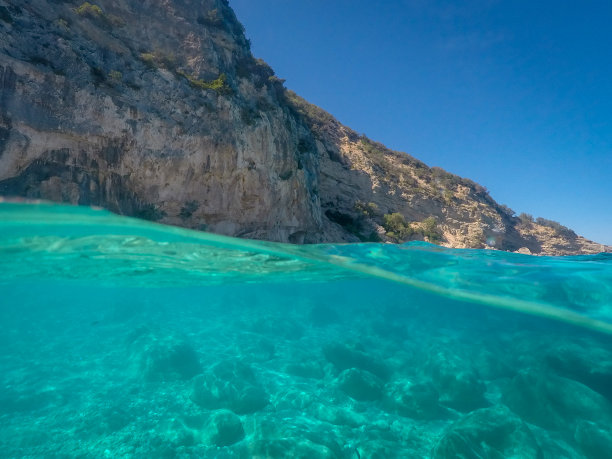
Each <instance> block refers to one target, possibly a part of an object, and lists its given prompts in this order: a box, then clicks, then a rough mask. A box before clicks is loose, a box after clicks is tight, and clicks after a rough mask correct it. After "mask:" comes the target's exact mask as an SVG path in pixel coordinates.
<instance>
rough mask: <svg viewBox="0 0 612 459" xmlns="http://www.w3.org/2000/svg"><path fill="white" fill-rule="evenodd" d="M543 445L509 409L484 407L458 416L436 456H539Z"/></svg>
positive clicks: (449, 428) (440, 443)
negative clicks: (540, 446) (460, 416)
mask: <svg viewBox="0 0 612 459" xmlns="http://www.w3.org/2000/svg"><path fill="white" fill-rule="evenodd" d="M540 454H541V452H540V448H539V446H538V444H537V442H536V439H535V436H534V435H533V433H532V432H531V430H530V429H529V427H528V426H527V425H526V424H525V423H524V422H523V421H522V420H521V419H520V418H519V417H518V416H516V415H515V414H513V413H512V412H511V411H510V410H509V409H508V408H506V407H505V406H503V405H497V406H494V407H491V408H483V409H479V410H476V411H473V412H472V413H470V414H468V415H466V416H465V417H463V418H461V419H459V420H458V421H456V422H455V423H453V424H451V425H450V427H448V429H447V430H446V431H445V432H444V434H443V436H442V437H441V438H440V440H439V441H438V443H437V444H436V446H435V447H434V450H433V454H432V457H433V458H434V459H448V458H454V457H456V458H464V459H468V458H469V459H472V458H474V459H478V458H485V457H486V458H498V459H502V458H506V457H516V458H537V457H541V456H540Z"/></svg>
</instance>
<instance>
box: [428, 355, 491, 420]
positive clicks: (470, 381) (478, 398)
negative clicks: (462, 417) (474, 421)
mask: <svg viewBox="0 0 612 459" xmlns="http://www.w3.org/2000/svg"><path fill="white" fill-rule="evenodd" d="M425 376H426V377H428V378H431V381H432V382H433V384H434V386H435V387H436V389H437V390H438V392H439V393H440V404H441V405H444V406H448V407H450V408H453V409H455V410H458V411H462V412H464V413H467V412H470V411H472V410H476V409H478V408H484V407H486V406H488V405H489V402H488V401H487V400H486V399H485V396H484V395H485V392H486V386H485V384H484V382H483V381H482V380H481V379H480V377H479V375H478V372H477V371H476V368H475V367H474V365H473V364H472V363H471V362H470V361H468V360H465V359H462V358H461V357H459V356H458V355H455V354H452V353H450V352H447V351H440V352H434V353H432V354H431V355H430V357H429V359H428V361H427V364H426V366H425Z"/></svg>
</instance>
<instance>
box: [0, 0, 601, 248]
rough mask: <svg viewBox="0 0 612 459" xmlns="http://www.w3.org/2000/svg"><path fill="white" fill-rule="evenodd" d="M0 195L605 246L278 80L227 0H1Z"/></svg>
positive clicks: (182, 220)
mask: <svg viewBox="0 0 612 459" xmlns="http://www.w3.org/2000/svg"><path fill="white" fill-rule="evenodd" d="M0 195H5V196H21V197H27V198H42V199H49V200H53V201H61V202H70V203H73V204H90V205H99V206H103V207H106V208H108V209H110V210H112V211H115V212H118V213H121V214H127V215H133V216H138V217H142V218H148V219H152V220H156V221H161V222H164V223H169V224H175V225H181V226H186V227H192V228H198V229H206V230H208V231H213V232H218V233H223V234H228V235H233V236H241V237H250V238H258V239H268V240H274V241H288V242H297V243H303V242H324V241H327V242H337V241H348V242H351V241H359V240H388V241H401V240H409V239H426V240H433V241H435V242H438V243H441V244H444V245H448V246H453V247H484V246H490V247H496V248H501V249H504V250H518V249H523V250H524V251H526V250H529V251H531V252H532V253H551V254H561V253H586V252H596V251H600V250H602V247H601V246H599V245H597V244H593V243H590V242H589V241H585V240H584V239H582V238H580V237H578V236H576V235H574V234H573V233H571V232H564V231H559V230H558V228H557V229H554V228H552V227H547V226H545V225H544V226H542V225H538V224H537V223H533V222H530V221H521V220H519V219H518V218H516V217H513V216H512V215H511V213H509V212H508V210H507V209H505V208H503V207H500V206H499V205H497V203H495V201H493V199H491V197H490V196H489V195H488V194H487V193H486V191H485V190H484V189H483V188H482V187H480V186H479V185H477V184H475V183H473V182H471V181H469V180H466V179H461V178H459V177H456V176H454V175H452V174H448V173H446V172H444V171H442V170H441V169H435V168H434V169H430V168H429V167H427V166H426V165H425V164H423V163H421V162H420V161H418V160H416V159H414V158H411V157H409V156H408V155H404V154H402V153H396V152H392V151H389V150H388V149H386V148H385V147H384V146H382V145H380V144H377V143H375V142H372V141H370V140H369V139H366V138H364V137H362V136H359V135H357V134H356V133H354V132H353V131H351V130H350V129H349V128H347V127H345V126H342V125H341V124H340V123H338V122H337V121H336V120H335V119H333V118H332V117H331V116H330V115H328V114H327V113H325V112H323V111H322V110H320V109H318V108H317V107H314V106H311V105H310V104H308V103H307V102H305V101H303V100H302V99H300V98H299V97H298V96H296V95H295V94H293V93H291V92H290V91H287V90H285V89H284V87H283V85H282V81H281V80H279V79H278V78H276V76H274V72H273V71H272V70H271V69H270V68H269V67H268V66H267V65H266V64H265V63H264V62H262V61H260V60H256V59H254V58H253V56H252V55H251V53H250V48H249V43H248V41H247V40H246V38H245V36H244V31H243V28H242V26H241V25H240V23H239V22H238V21H237V19H236V17H235V16H234V13H233V11H232V10H231V9H230V7H229V5H228V4H227V2H226V1H225V0H138V1H137V0H97V1H95V2H94V3H88V2H84V3H83V2H81V1H80V0H78V1H70V0H66V1H63V0H28V2H23V1H21V0H0ZM397 214H399V217H400V219H401V221H400V222H399V223H400V225H399V230H398V229H397V223H398V222H397V218H398V216H397ZM390 215H395V217H394V218H396V220H395V226H394V225H393V224H392V223H393V222H392V221H391V219H390V217H389V216H390Z"/></svg>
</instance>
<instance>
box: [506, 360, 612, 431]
mask: <svg viewBox="0 0 612 459" xmlns="http://www.w3.org/2000/svg"><path fill="white" fill-rule="evenodd" d="M502 400H503V402H504V403H505V404H506V405H507V406H509V407H510V408H511V409H512V411H514V412H515V413H517V414H518V415H519V416H521V417H522V418H523V419H524V420H525V421H527V422H530V423H532V424H536V425H538V426H540V427H543V428H545V429H552V430H558V431H566V432H573V431H574V428H575V426H576V424H577V423H578V422H579V421H580V420H585V421H592V422H597V423H601V424H602V425H608V426H609V425H612V407H611V405H610V403H609V402H608V400H607V399H606V398H605V397H603V396H602V395H601V394H599V393H597V392H595V391H594V390H592V389H590V388H588V387H587V386H585V385H584V384H581V383H579V382H577V381H574V380H571V379H568V378H563V377H561V376H557V375H555V374H552V373H550V372H547V371H544V370H541V369H529V370H525V371H521V372H520V373H519V374H517V375H516V376H515V377H514V379H513V380H512V382H511V383H510V384H509V385H508V386H507V387H506V388H505V390H504V391H503V394H502Z"/></svg>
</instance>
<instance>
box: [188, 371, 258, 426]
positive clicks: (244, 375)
mask: <svg viewBox="0 0 612 459" xmlns="http://www.w3.org/2000/svg"><path fill="white" fill-rule="evenodd" d="M191 400H192V401H193V402H194V403H196V404H197V405H199V406H201V407H203V408H207V409H210V410H216V409H220V408H226V409H229V410H231V411H233V412H235V413H238V414H247V413H254V412H256V411H259V410H261V409H263V408H264V407H265V406H266V405H267V404H268V394H266V392H265V390H264V389H263V387H262V386H261V385H260V384H259V383H258V381H257V379H256V378H255V374H254V373H253V371H252V370H251V367H249V366H248V365H246V364H244V363H242V362H238V361H223V362H219V363H217V364H215V365H213V366H212V367H211V368H210V370H208V371H207V372H206V373H204V374H201V375H199V376H197V377H196V378H195V379H194V381H193V387H192V391H191Z"/></svg>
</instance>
